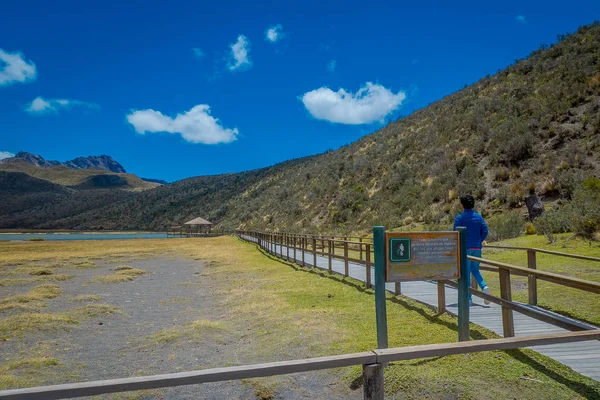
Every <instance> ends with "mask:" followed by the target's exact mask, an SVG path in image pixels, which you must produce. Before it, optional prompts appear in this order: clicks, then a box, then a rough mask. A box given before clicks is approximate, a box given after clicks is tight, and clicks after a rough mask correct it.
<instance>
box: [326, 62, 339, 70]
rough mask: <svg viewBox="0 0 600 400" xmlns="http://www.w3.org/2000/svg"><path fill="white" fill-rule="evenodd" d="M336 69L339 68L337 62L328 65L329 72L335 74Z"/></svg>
mask: <svg viewBox="0 0 600 400" xmlns="http://www.w3.org/2000/svg"><path fill="white" fill-rule="evenodd" d="M335 67H337V61H335V60H331V61H329V62H328V63H327V71H329V72H333V71H335Z"/></svg>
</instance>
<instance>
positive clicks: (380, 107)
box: [300, 82, 406, 125]
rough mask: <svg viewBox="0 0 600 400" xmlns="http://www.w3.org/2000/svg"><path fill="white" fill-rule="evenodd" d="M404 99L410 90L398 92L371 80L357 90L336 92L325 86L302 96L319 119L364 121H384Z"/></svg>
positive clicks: (357, 122) (345, 122) (351, 123)
mask: <svg viewBox="0 0 600 400" xmlns="http://www.w3.org/2000/svg"><path fill="white" fill-rule="evenodd" d="M404 99H406V94H405V93H404V92H402V91H400V92H398V93H396V94H394V93H393V92H392V91H390V90H388V89H386V88H385V87H383V86H381V85H378V84H374V83H371V82H367V84H366V85H365V86H363V87H362V88H360V90H358V92H356V93H355V94H354V93H349V92H347V91H346V90H344V89H340V90H338V91H337V92H334V91H333V90H331V89H329V88H328V87H322V88H319V89H315V90H312V91H310V92H307V93H304V95H303V96H302V97H301V99H300V100H301V101H302V103H304V107H306V109H307V110H308V112H309V113H310V114H311V115H312V116H313V117H315V118H317V119H323V120H325V121H329V122H335V123H340V124H349V125H360V124H369V123H372V122H375V121H380V122H383V120H384V118H385V117H386V116H387V115H388V114H390V113H391V112H393V111H394V110H396V109H397V108H398V107H400V105H401V104H402V102H403V101H404Z"/></svg>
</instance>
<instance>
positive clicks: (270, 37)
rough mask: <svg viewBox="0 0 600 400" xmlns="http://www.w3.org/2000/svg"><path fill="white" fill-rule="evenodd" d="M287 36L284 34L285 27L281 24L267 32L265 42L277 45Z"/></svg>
mask: <svg viewBox="0 0 600 400" xmlns="http://www.w3.org/2000/svg"><path fill="white" fill-rule="evenodd" d="M284 36H285V34H284V33H283V27H282V26H281V24H277V25H275V26H271V27H270V28H269V29H267V30H266V31H265V40H267V41H269V42H271V43H277V42H278V41H280V40H281V39H282V38H283V37H284Z"/></svg>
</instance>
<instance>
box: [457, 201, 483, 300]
mask: <svg viewBox="0 0 600 400" xmlns="http://www.w3.org/2000/svg"><path fill="white" fill-rule="evenodd" d="M460 204H462V206H463V210H464V211H463V213H462V214H458V215H457V216H456V219H455V220H454V230H456V228H457V227H459V226H464V227H465V228H467V255H469V256H474V257H481V247H482V244H483V241H484V240H485V238H486V237H487V235H488V227H487V224H486V223H485V220H484V219H483V217H482V216H481V215H479V214H478V213H476V212H475V211H473V207H474V206H475V198H473V196H471V195H470V194H463V195H462V196H460ZM467 263H468V266H469V270H470V271H471V274H472V275H473V277H474V278H475V280H476V281H477V285H479V287H480V288H481V290H482V291H483V293H485V294H490V288H489V287H488V286H487V285H486V284H485V280H484V279H483V276H482V275H481V272H480V271H479V263H478V262H476V261H471V260H467ZM484 303H485V304H490V301H489V300H484ZM471 304H473V299H472V296H471V293H469V305H471Z"/></svg>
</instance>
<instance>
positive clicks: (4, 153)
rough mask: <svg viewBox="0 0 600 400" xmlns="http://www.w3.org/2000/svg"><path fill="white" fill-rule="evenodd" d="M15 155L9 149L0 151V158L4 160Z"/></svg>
mask: <svg viewBox="0 0 600 400" xmlns="http://www.w3.org/2000/svg"><path fill="white" fill-rule="evenodd" d="M14 156H15V155H14V154H13V153H9V152H8V151H0V160H4V159H5V158H11V157H14Z"/></svg>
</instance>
